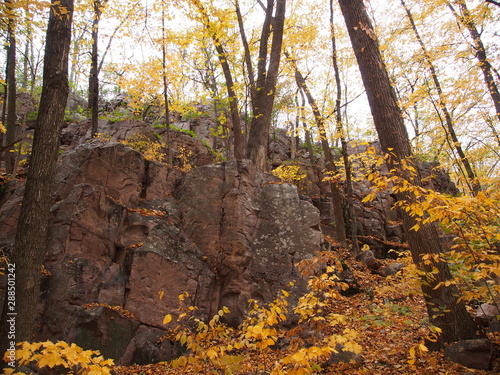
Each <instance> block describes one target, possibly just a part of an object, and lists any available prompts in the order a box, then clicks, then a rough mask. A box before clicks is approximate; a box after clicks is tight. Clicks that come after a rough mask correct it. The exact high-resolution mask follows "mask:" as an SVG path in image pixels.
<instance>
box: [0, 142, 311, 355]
mask: <svg viewBox="0 0 500 375" xmlns="http://www.w3.org/2000/svg"><path fill="white" fill-rule="evenodd" d="M22 188H23V186H22V184H21V183H17V185H16V184H14V185H12V186H11V187H10V188H9V191H8V192H7V193H6V195H5V196H4V199H3V200H2V206H1V207H0V217H1V218H6V220H2V221H1V222H0V233H2V236H0V245H1V246H3V247H5V248H9V247H10V246H11V245H12V236H13V235H14V233H15V231H14V228H15V219H16V218H17V215H18V210H19V207H20V206H19V203H20V199H21V196H22V195H21V192H22ZM53 198H54V205H53V207H52V210H51V212H52V221H51V224H50V228H49V239H48V249H47V255H46V259H45V262H44V266H45V269H46V272H45V275H44V276H43V280H42V286H41V288H42V298H41V300H40V303H39V306H38V308H37V311H38V318H37V327H38V328H37V337H36V339H39V340H47V339H50V340H68V341H73V342H77V343H79V344H81V345H82V346H84V347H85V348H87V349H99V350H101V351H102V352H103V353H105V354H106V355H108V356H110V357H112V358H114V359H116V360H118V361H119V362H120V363H121V364H129V363H132V362H141V363H145V362H148V361H155V360H168V359H170V358H171V357H172V356H173V355H175V350H176V348H175V347H174V346H173V345H171V344H170V343H169V341H168V340H163V341H162V340H159V338H160V337H161V336H162V334H164V333H165V332H166V331H165V330H166V328H167V327H165V326H164V325H163V324H162V321H163V317H164V316H165V315H166V314H172V315H174V316H175V315H178V314H179V312H178V310H177V308H178V305H179V300H178V296H179V294H182V293H185V292H187V293H188V294H187V297H186V300H185V303H187V304H190V305H196V306H197V307H198V309H197V310H196V314H197V315H198V317H199V318H201V319H204V320H206V319H208V318H209V317H211V316H212V315H213V314H215V313H216V312H217V311H218V309H220V307H222V306H227V307H229V309H230V310H231V313H230V314H228V316H227V320H226V321H227V322H228V323H230V324H233V325H237V324H238V323H240V322H241V321H242V317H243V315H244V313H245V312H246V309H247V300H248V299H249V298H253V299H258V300H260V301H262V302H270V301H272V299H273V298H274V297H275V296H276V294H277V293H278V292H279V291H280V290H281V289H283V288H287V285H288V283H289V282H290V281H292V280H297V283H296V284H295V287H294V288H295V289H294V290H291V292H292V295H293V293H295V295H296V296H297V295H298V293H299V292H301V291H304V290H305V282H303V281H302V282H301V281H300V280H299V279H300V278H299V275H298V274H297V273H296V270H295V268H294V265H295V264H296V263H297V262H299V261H300V260H302V259H304V258H306V257H310V256H312V255H313V253H314V252H315V251H316V250H317V249H319V247H320V241H321V233H320V231H319V212H318V210H317V209H316V208H314V206H313V205H312V204H311V203H309V202H307V201H304V200H301V199H300V197H299V194H298V193H297V189H296V187H294V186H292V185H289V184H281V183H279V181H278V180H277V179H276V178H275V177H273V176H272V175H268V174H265V173H262V172H259V171H257V170H256V169H255V168H254V166H253V165H252V164H251V163H250V162H249V161H239V162H226V163H222V164H216V165H209V166H205V167H201V168H196V169H192V170H191V171H190V172H188V173H184V172H181V171H180V170H178V169H176V168H172V167H168V166H166V165H164V164H160V163H156V162H150V161H147V160H145V159H144V158H143V156H142V155H141V154H140V153H139V152H137V151H135V150H133V149H131V148H129V147H126V146H125V145H123V144H120V143H116V142H110V143H100V142H97V141H92V142H88V143H85V144H81V145H79V146H77V147H76V148H74V149H70V150H68V151H66V152H65V154H63V156H62V157H61V160H60V162H59V169H58V172H57V177H56V187H55V190H54V193H53ZM9 217H10V218H11V219H8V218H9ZM7 219H8V220H7ZM173 321H174V322H175V319H174V320H173ZM148 353H149V354H148Z"/></svg>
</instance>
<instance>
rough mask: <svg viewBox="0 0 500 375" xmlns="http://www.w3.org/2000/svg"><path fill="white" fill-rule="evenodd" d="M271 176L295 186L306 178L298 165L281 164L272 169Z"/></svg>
mask: <svg viewBox="0 0 500 375" xmlns="http://www.w3.org/2000/svg"><path fill="white" fill-rule="evenodd" d="M272 174H273V175H274V176H276V177H278V178H279V179H281V180H282V181H284V182H288V183H289V184H293V185H297V186H299V184H300V183H301V182H302V181H303V180H304V179H305V178H306V177H307V175H306V174H305V173H303V172H302V169H301V167H300V165H287V164H282V165H280V166H279V167H278V168H276V169H274V170H273V171H272Z"/></svg>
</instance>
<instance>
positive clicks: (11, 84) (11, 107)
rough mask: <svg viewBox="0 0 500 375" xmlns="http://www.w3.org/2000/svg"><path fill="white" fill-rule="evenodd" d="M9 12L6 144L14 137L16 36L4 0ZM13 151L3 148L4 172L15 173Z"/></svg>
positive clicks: (11, 142) (10, 148)
mask: <svg viewBox="0 0 500 375" xmlns="http://www.w3.org/2000/svg"><path fill="white" fill-rule="evenodd" d="M5 6H6V8H7V12H8V13H10V14H9V19H8V24H7V36H8V41H9V45H8V47H7V124H6V125H7V133H6V134H5V142H6V145H11V144H13V143H14V142H15V138H16V37H15V30H14V28H15V19H14V17H15V15H14V14H13V13H12V3H11V0H6V1H5ZM15 160H16V157H15V152H14V146H12V147H9V148H7V149H6V150H5V172H7V174H15V170H14V165H15Z"/></svg>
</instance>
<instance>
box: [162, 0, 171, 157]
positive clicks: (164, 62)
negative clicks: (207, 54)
mask: <svg viewBox="0 0 500 375" xmlns="http://www.w3.org/2000/svg"><path fill="white" fill-rule="evenodd" d="M165 30H166V28H165V1H164V0H163V1H162V3H161V37H162V38H161V39H162V40H161V48H162V59H161V64H162V75H163V100H164V101H165V126H166V128H167V150H168V151H167V164H168V165H173V162H174V150H173V147H172V129H170V107H169V105H168V81H167V40H166V39H167V37H166V35H165Z"/></svg>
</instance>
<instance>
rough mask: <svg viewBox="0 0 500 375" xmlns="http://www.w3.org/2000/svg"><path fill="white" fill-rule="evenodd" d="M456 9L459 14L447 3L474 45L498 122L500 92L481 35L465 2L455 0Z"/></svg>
mask: <svg viewBox="0 0 500 375" xmlns="http://www.w3.org/2000/svg"><path fill="white" fill-rule="evenodd" d="M457 2H458V7H459V8H460V12H461V14H459V13H457V11H456V10H455V8H453V6H452V5H451V4H450V3H448V7H449V8H450V9H451V11H452V12H453V14H454V15H455V17H457V19H458V20H459V21H460V22H461V23H462V24H463V25H464V26H465V27H466V28H467V30H469V33H470V36H471V38H472V41H473V43H474V50H475V51H476V58H477V60H478V61H479V68H481V71H482V72H483V76H484V82H485V83H486V87H487V88H488V92H489V93H490V96H491V100H493V105H494V106H495V111H496V115H497V118H498V121H499V122H500V92H499V90H498V86H497V84H496V82H495V78H494V77H493V72H492V71H491V70H492V67H491V63H490V61H489V60H488V58H487V56H486V48H484V44H483V41H482V39H481V34H479V32H478V31H477V27H476V23H475V22H474V19H473V18H472V15H471V14H470V12H469V9H468V8H467V4H466V2H465V0H457Z"/></svg>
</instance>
